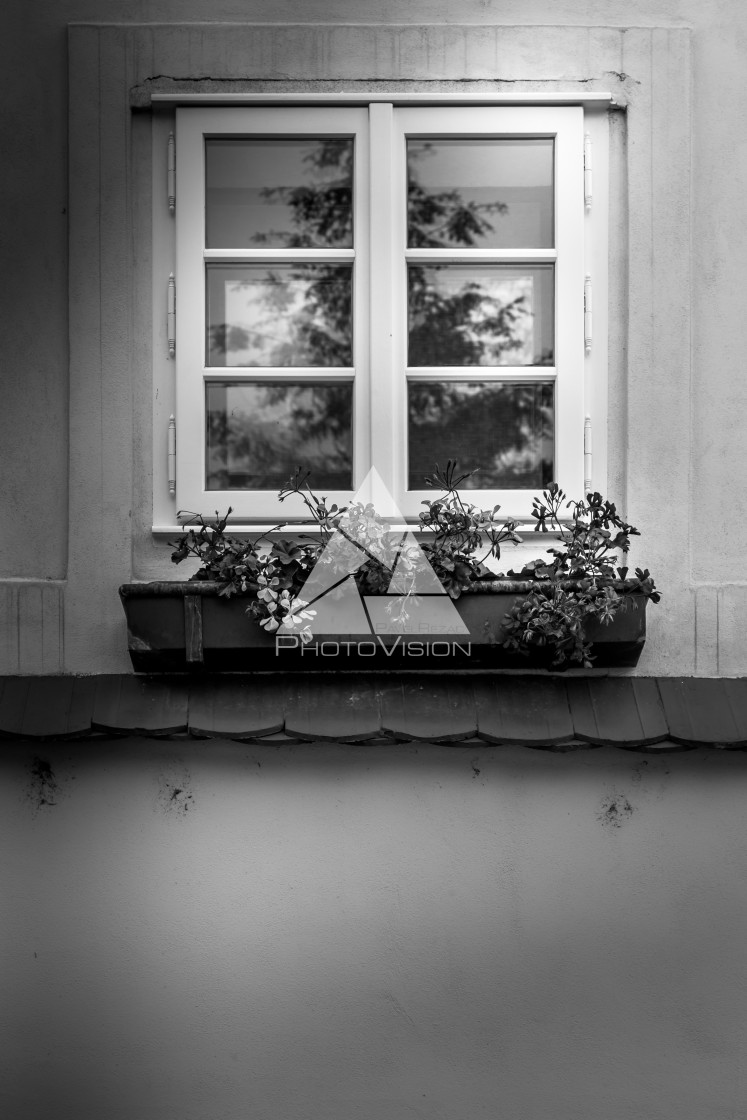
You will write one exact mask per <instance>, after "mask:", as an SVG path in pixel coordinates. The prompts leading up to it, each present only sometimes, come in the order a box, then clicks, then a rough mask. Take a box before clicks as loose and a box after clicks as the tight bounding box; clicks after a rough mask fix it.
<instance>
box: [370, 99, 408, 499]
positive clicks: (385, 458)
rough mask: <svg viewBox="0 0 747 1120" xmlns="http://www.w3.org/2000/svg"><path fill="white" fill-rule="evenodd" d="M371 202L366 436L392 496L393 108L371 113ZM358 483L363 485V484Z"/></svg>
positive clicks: (398, 443) (398, 266) (400, 294)
mask: <svg viewBox="0 0 747 1120" xmlns="http://www.w3.org/2000/svg"><path fill="white" fill-rule="evenodd" d="M369 137H370V148H369V167H370V179H369V198H370V230H371V238H370V268H369V276H370V332H371V333H370V384H371V393H370V432H371V451H372V462H373V463H374V464H375V466H376V468H377V470H378V472H379V474H380V475H381V478H382V480H383V482H384V485H385V486H386V487H387V489H388V490H389V491H390V493H392V494H396V493H397V492H398V490H399V487H400V482H401V478H400V476H401V475H403V473H404V464H402V463H400V459H401V457H402V454H403V448H404V420H403V415H402V414H403V400H404V396H403V388H402V385H401V384H400V383H401V382H402V381H403V369H402V357H401V342H400V335H401V329H402V328H401V326H398V323H397V321H396V315H395V309H396V308H401V307H402V306H403V304H404V299H405V292H404V274H403V266H402V262H401V259H400V255H398V251H397V250H398V246H397V240H398V238H397V228H396V226H397V222H396V211H397V201H396V192H397V191H398V190H401V189H402V184H401V182H400V177H399V176H398V174H397V171H398V169H397V166H396V164H397V160H396V153H395V143H394V113H393V108H392V105H391V104H387V103H383V104H382V103H377V104H374V105H371V106H370V107H369ZM361 481H362V480H361Z"/></svg>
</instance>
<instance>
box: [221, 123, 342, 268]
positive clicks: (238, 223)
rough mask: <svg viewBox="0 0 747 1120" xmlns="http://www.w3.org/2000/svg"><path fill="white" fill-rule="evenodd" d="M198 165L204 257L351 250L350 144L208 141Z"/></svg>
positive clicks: (311, 140) (318, 140) (334, 141)
mask: <svg viewBox="0 0 747 1120" xmlns="http://www.w3.org/2000/svg"><path fill="white" fill-rule="evenodd" d="M205 162H206V178H207V183H206V188H207V200H206V201H207V206H206V227H207V228H206V245H207V247H208V248H209V249H248V248H253V247H258V246H262V245H266V246H268V247H269V248H273V249H293V248H299V247H306V248H314V247H316V248H329V247H333V248H351V247H352V244H353V141H352V140H340V139H324V138H317V137H313V138H306V139H289V138H285V139H254V140H249V139H233V140H207V141H206V143H205Z"/></svg>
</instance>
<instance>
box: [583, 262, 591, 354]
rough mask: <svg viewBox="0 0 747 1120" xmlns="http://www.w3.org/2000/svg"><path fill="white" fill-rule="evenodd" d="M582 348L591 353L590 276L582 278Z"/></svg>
mask: <svg viewBox="0 0 747 1120" xmlns="http://www.w3.org/2000/svg"><path fill="white" fill-rule="evenodd" d="M584 349H585V351H586V353H587V354H591V276H589V274H588V272H587V274H586V278H585V280H584Z"/></svg>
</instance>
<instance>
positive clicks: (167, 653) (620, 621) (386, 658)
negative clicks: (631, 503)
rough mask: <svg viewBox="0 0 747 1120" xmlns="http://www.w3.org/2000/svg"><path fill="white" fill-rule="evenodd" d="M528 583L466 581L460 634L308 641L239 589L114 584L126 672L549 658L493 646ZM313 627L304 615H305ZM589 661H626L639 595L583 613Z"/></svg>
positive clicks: (637, 636)
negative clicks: (129, 667) (608, 613)
mask: <svg viewBox="0 0 747 1120" xmlns="http://www.w3.org/2000/svg"><path fill="white" fill-rule="evenodd" d="M536 586H537V585H536V584H535V585H532V584H528V583H518V582H511V581H507V580H495V581H487V580H486V581H485V583H484V584H478V585H475V587H474V588H473V589H472V590H471V591H470V592H468V593H466V594H464V595H462V596H461V598H460V599H457V600H456V601H455V602H454V605H455V607H456V609H457V612H458V614H459V617H460V618H461V620H462V622H463V623H464V625H465V626H466V627H467V628H468V630H469V634H464V635H450V634H446V633H444V634H443V635H440V636H439V635H436V634H432V633H431V634H429V635H428V636H424V635H422V634H420V633H418V634H373V633H368V634H323V635H318V636H317V635H315V636H314V638H313V639H312V641H311V642H310V643H308V645H306V646H304V645H302V643H301V642H300V641H297V642H296V643H294V642H293V641H292V640H290V638H287V639H285V640H280V641H278V639H277V637H276V635H275V634H268V633H267V632H266V631H265V630H263V629H262V628H261V627H260V626H259V624H258V623H257V622H256V621H255V620H254V619H252V618H250V617H248V616H247V615H246V613H245V612H246V608H247V605H248V603H249V601H250V600H249V599H248V598H245V597H240V596H232V597H231V598H229V599H227V598H225V597H223V596H219V595H218V587H217V585H216V584H214V583H198V582H191V583H190V582H177V581H173V582H159V583H126V584H124V585H123V586H122V587H121V588H120V589H119V594H120V597H121V599H122V605H123V607H124V610H125V614H126V615H127V636H128V646H129V651H130V657H131V659H132V664H133V667H134V669H135V671H136V672H140V673H153V672H184V671H190V672H194V671H200V670H206V671H209V672H250V671H262V672H272V671H283V672H285V671H289V670H291V671H298V670H300V671H303V672H315V671H316V672H318V671H320V670H322V671H327V672H329V671H339V670H345V669H354V670H356V671H360V670H361V669H376V670H382V669H395V670H397V671H400V670H422V669H447V670H449V671H450V672H451V671H454V670H463V669H483V670H484V669H524V670H526V669H528V668H530V669H531V668H545V669H546V668H549V666H550V661H551V660H552V653H551V652H548V651H547V650H538V651H537V653H536V654H533V655H532V656H531V657H526V656H524V655H522V654H520V653H517V652H515V651H513V650H507V649H504V648H503V645H502V641H503V630H502V621H503V618H504V616H505V614H506V613H507V611H509V610H510V609H511V607H512V606H513V605H514V603H515V602H516V601H517V600H518V599H521V598H523V597H524V595H525V594H526V593H527V592H528V591H529V590H530V589H531V588H532V587H536ZM312 629H313V623H312ZM586 633H587V637H588V638H589V639H590V641H591V643H592V654H593V657H594V667H595V668H596V667H600V668H602V667H607V666H613V665H614V666H632V665H635V664H636V663H637V661H638V658H639V657H640V654H641V650H642V649H643V644H644V641H645V638H646V598H645V596H643V595H634V596H631V598H630V601H629V604H628V607H627V609H625V610H620V611H618V613H617V614H616V615H615V617H614V618H613V620H612V622H611V623H609V624H608V625H604V624H602V623H598V622H591V623H589V625H588V628H587V631H586Z"/></svg>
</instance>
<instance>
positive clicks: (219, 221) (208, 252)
mask: <svg viewBox="0 0 747 1120" xmlns="http://www.w3.org/2000/svg"><path fill="white" fill-rule="evenodd" d="M585 129H588V124H587V125H585V123H584V111H583V109H582V108H581V107H580V106H573V105H564V106H531V107H527V106H503V105H502V106H490V107H488V106H469V107H468V106H428V107H425V106H412V105H405V106H395V105H392V104H388V103H383V102H376V103H372V104H370V105H366V106H361V107H355V106H354V107H342V106H339V107H337V106H335V107H330V106H329V105H325V106H321V105H320V106H307V107H291V106H282V107H280V106H272V107H269V106H247V107H240V108H207V107H198V108H192V107H186V108H183V109H179V110H177V129H176V152H177V165H176V181H177V184H178V195H177V206H176V268H175V273H176V292H177V315H176V406H175V407H176V425H177V440H176V447H177V460H176V495H175V509H174V514H175V512H176V510H189V511H192V512H201V513H203V514H205V515H211V514H213V513H214V512H215V510H216V509H218V510H221V511H224V510H225V509H226V508H227V507H228V506H231V507H233V515H232V516H233V518H235V519H236V520H238V521H240V522H253V521H258V520H262V519H272V520H278V519H280V518H281V517H282V516H283V515H287V513H288V512H289V511H287V510H285V508H284V507H280V506H279V505H278V502H277V491H278V490H279V489H280V488H281V486H283V485H284V484H285V483H286V482H287V480H288V478H289V477H290V475H291V474H292V473H293V472H294V470H295V469H296V467H298V466H300V467H302V468H303V469H304V470H308V471H309V472H310V481H311V483H312V485H313V487H314V489H315V490H316V491H317V492H320V493H323V494H325V495H327V496H328V497H329V498H330V500H332V501H337V502H338V504H342V503H344V502H345V501H346V500H348V499H349V498H350V496H351V494H352V493H353V492H354V491H355V490H356V489H357V488H358V486H359V485H360V484H361V482H362V480H363V478H364V477H365V475H366V473H367V472H368V470H369V468H370V467H371V466H375V467H376V468H377V469H378V471H379V474H380V475H381V477H382V479H383V480H384V482H385V484H386V485H387V487H388V489H389V490H390V491H391V493H392V494H394V495H395V497H396V499H397V502H398V504H399V507H400V508H401V509H402V510H403V512H404V513H405V515H406V516H412V517H415V516H416V515H417V513H418V512H419V510H420V508H421V502H422V501H423V500H424V499H425V498H427V497H431V496H432V491H430V490H428V489H426V487H425V485H424V481H423V479H424V476H426V475H428V474H430V473H431V472H432V470H433V468H434V466H435V464H436V463H437V462H438V463H440V464H441V465H442V466H443V465H444V464H445V462H446V460H447V459H450V458H451V459H457V460H458V461H459V467H460V470H463V471H471V470H474V471H475V472H476V473H475V474H474V475H472V476H471V478H470V480H469V482H468V484H467V485H468V487H469V488H470V491H471V492H470V494H469V497H470V499H471V500H472V501H474V502H476V503H478V504H482V505H490V506H492V505H494V504H495V503H496V502H499V503H500V504H501V506H502V509H503V511H504V512H505V513H506V514H507V515H508V514H511V515H516V516H519V517H526V516H527V515H528V513H529V511H530V509H531V499H532V496H533V495H534V494H536V493H538V492H539V491H540V490H541V489H542V488H543V487H544V486H545V485H547V484H548V483H549V482H550V481H553V480H555V481H557V482H559V483H560V485H561V486H563V488H564V489H565V490H566V491H567V492H568V493H569V494H571V495H572V496H580V495H581V493H582V492H583V489H584V420H585V416H586V415H587V414H588V413H590V412H593V411H596V413H597V419H598V422H601V423H600V426H601V425H603V423H604V417H603V416H602V415H601V405H603V403H604V394H603V392H601V391H600V389H599V387H598V386H597V385H595V379H596V374H597V371H601V372H600V376H603V372H604V371H603V367H602V362H601V361H599V362H598V363H597V367H596V370H593V369H592V366H591V362H590V358H589V355H588V354H587V353H586V349H587V348H585V316H584V292H585V281H586V277H587V275H588V272H589V269H590V267H591V265H590V259H591V258H590V254H591V251H592V250H591V248H590V239H589V229H588V227H589V215H588V214H587V212H586V210H585V204H584V173H583V166H584V164H583V159H584V133H585ZM599 209H600V213H601V212H602V207H600V208H599ZM603 216H604V217H605V218H606V211H605V212H604V215H603ZM600 245H602V241H601V239H599V240H598V247H599V246H600ZM586 294H587V297H588V296H589V287H588V282H587V284H586ZM600 320H601V316H600ZM586 334H587V335H588V334H589V318H588V317H587V318H586ZM600 358H601V355H600ZM587 469H588V460H587ZM595 485H596V486H597V488H600V489H602V488H604V483H603V481H601V480H600V481H595ZM172 516H173V515H172Z"/></svg>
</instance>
